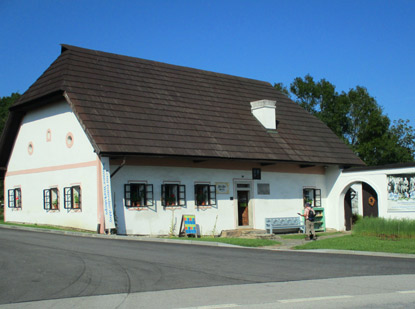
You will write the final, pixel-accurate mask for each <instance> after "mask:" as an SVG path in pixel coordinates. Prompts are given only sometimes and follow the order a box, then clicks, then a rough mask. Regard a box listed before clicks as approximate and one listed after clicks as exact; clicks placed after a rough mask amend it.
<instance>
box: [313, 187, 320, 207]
mask: <svg viewBox="0 0 415 309" xmlns="http://www.w3.org/2000/svg"><path fill="white" fill-rule="evenodd" d="M314 195H315V201H316V205H315V206H316V207H321V190H320V189H316V190H315V191H314Z"/></svg>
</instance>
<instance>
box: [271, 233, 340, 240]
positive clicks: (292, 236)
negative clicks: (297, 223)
mask: <svg viewBox="0 0 415 309" xmlns="http://www.w3.org/2000/svg"><path fill="white" fill-rule="evenodd" d="M337 234H339V235H340V234H342V232H321V233H316V235H317V237H321V236H330V235H337ZM279 236H280V237H281V238H282V239H304V238H305V234H281V235H279Z"/></svg>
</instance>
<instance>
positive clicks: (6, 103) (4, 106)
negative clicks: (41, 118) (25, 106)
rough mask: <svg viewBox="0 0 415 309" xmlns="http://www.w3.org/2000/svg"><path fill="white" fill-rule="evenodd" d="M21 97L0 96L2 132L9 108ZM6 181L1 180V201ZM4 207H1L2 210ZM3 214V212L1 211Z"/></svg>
mask: <svg viewBox="0 0 415 309" xmlns="http://www.w3.org/2000/svg"><path fill="white" fill-rule="evenodd" d="M18 98H20V94H19V93H17V92H15V93H12V94H11V95H10V96H8V97H2V98H0V132H2V133H3V129H4V125H5V124H6V121H7V117H8V116H9V108H10V106H12V104H13V103H14V102H15V101H16V100H17V99H18ZM3 188H4V183H3V181H0V201H1V202H3V201H4V189H3ZM2 211H3V209H1V212H2ZM1 214H2V213H1Z"/></svg>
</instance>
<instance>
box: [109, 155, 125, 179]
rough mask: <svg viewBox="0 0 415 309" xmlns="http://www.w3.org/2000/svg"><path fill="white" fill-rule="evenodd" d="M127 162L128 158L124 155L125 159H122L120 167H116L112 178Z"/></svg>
mask: <svg viewBox="0 0 415 309" xmlns="http://www.w3.org/2000/svg"><path fill="white" fill-rule="evenodd" d="M125 162H126V160H125V157H124V159H123V161H122V163H121V165H120V166H118V167H117V169H116V170H115V171H114V172H113V173H112V174H111V178H112V177H113V176H115V174H117V173H118V171H119V170H120V169H122V168H123V167H124V165H125Z"/></svg>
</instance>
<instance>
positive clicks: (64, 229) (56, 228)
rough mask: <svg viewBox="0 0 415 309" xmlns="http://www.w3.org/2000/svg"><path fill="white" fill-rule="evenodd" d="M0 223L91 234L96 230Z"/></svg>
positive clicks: (0, 222) (10, 223)
mask: <svg viewBox="0 0 415 309" xmlns="http://www.w3.org/2000/svg"><path fill="white" fill-rule="evenodd" d="M0 224H2V225H11V226H24V227H31V228H37V229H45V230H56V231H69V232H82V233H91V234H95V233H96V232H93V231H87V230H80V229H74V228H64V227H59V226H54V225H39V224H25V223H14V222H4V221H3V220H0Z"/></svg>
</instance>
